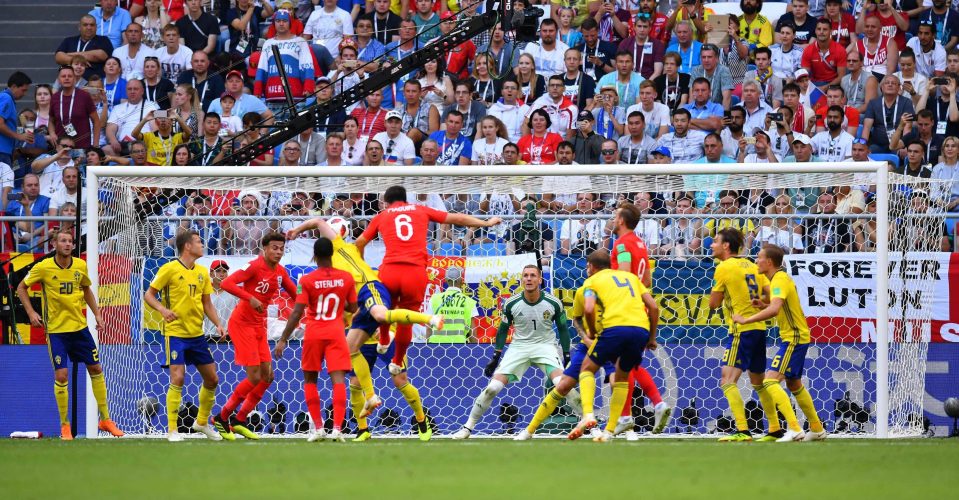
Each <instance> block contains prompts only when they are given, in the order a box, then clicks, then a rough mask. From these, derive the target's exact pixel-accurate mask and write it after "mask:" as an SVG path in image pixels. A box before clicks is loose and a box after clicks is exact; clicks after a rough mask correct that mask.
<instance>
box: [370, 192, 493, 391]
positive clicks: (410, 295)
mask: <svg viewBox="0 0 959 500" xmlns="http://www.w3.org/2000/svg"><path fill="white" fill-rule="evenodd" d="M383 201H384V202H385V203H386V208H385V209H383V210H382V211H381V212H380V213H379V214H377V215H376V216H375V217H373V220H372V221H370V225H369V226H367V228H366V230H365V231H363V234H362V235H361V236H360V237H359V238H358V239H357V240H356V248H357V249H359V251H360V254H361V255H362V254H363V249H364V247H365V246H366V245H367V244H368V243H369V242H370V241H372V240H373V239H374V238H376V236H377V235H379V236H380V237H381V238H382V239H383V244H384V245H385V246H386V255H385V256H384V257H383V263H382V264H381V265H380V269H379V276H380V281H381V282H382V283H383V285H384V286H386V289H387V290H389V292H390V296H391V297H393V307H394V308H400V309H412V310H414V311H419V310H420V309H421V308H422V306H423V298H424V297H425V296H426V285H427V284H428V282H429V279H428V278H427V276H426V264H427V259H428V258H429V254H428V253H427V239H428V236H429V225H430V222H436V223H439V224H453V225H458V226H467V227H491V226H495V225H497V224H499V223H500V222H501V220H500V218H499V217H492V218H490V219H488V220H485V221H484V220H481V219H477V218H476V217H473V216H471V215H466V214H458V213H448V212H443V211H440V210H435V209H432V208H429V207H426V206H423V205H412V204H409V203H407V202H406V188H404V187H403V186H391V187H389V188H387V190H386V192H385V193H383ZM412 340H413V326H412V325H402V324H397V325H396V352H395V354H394V355H393V362H392V363H390V366H389V370H390V373H391V374H393V375H398V374H399V373H401V372H402V370H403V360H404V359H405V358H406V350H407V349H408V348H409V345H410V342H411V341H412ZM379 343H380V348H379V349H378V350H379V351H381V352H386V346H388V345H389V343H390V336H389V326H388V325H387V326H384V327H381V328H380V336H379Z"/></svg>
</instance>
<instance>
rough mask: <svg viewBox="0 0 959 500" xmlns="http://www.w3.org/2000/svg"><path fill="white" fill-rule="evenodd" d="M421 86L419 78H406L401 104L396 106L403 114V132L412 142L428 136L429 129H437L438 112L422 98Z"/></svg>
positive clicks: (414, 142)
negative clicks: (398, 106)
mask: <svg viewBox="0 0 959 500" xmlns="http://www.w3.org/2000/svg"><path fill="white" fill-rule="evenodd" d="M422 95H423V87H422V85H421V84H420V82H419V80H407V81H406V83H404V84H403V96H404V97H403V103H404V104H403V106H402V107H401V108H398V110H399V112H400V113H401V114H402V116H403V127H402V130H403V133H404V134H406V136H407V137H409V138H410V139H411V140H412V141H413V144H414V145H415V144H420V143H422V142H423V140H424V139H426V138H427V137H429V133H430V130H439V128H440V113H439V111H438V110H437V109H436V108H435V107H433V106H430V105H429V104H426V103H425V102H424V101H423V98H422Z"/></svg>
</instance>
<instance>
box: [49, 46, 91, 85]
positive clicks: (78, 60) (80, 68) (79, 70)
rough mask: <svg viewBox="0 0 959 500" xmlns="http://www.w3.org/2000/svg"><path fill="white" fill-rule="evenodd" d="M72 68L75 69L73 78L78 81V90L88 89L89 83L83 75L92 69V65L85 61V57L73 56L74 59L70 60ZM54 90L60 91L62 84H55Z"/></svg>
mask: <svg viewBox="0 0 959 500" xmlns="http://www.w3.org/2000/svg"><path fill="white" fill-rule="evenodd" d="M70 67H71V68H73V76H74V77H75V81H76V83H75V86H76V87H77V88H83V87H86V86H87V83H88V81H87V79H86V78H84V77H83V74H84V73H85V72H86V71H87V69H88V68H89V67H90V63H89V62H87V60H86V59H84V57H83V56H80V55H76V56H73V58H72V59H70ZM90 78H93V75H90ZM53 90H54V91H57V90H60V82H58V81H55V82H53Z"/></svg>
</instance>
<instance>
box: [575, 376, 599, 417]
mask: <svg viewBox="0 0 959 500" xmlns="http://www.w3.org/2000/svg"><path fill="white" fill-rule="evenodd" d="M579 394H580V397H581V398H582V401H583V403H582V404H583V415H588V414H590V413H593V404H594V402H595V400H596V376H595V375H594V374H593V372H591V371H589V370H583V371H581V372H579Z"/></svg>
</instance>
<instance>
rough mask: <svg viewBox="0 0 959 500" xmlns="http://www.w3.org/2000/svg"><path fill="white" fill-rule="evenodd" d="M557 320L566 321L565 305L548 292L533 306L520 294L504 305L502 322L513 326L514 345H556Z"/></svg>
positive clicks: (543, 293)
mask: <svg viewBox="0 0 959 500" xmlns="http://www.w3.org/2000/svg"><path fill="white" fill-rule="evenodd" d="M557 318H562V321H566V318H565V312H564V310H563V303H562V302H560V301H559V299H557V298H556V297H554V296H553V295H551V294H549V293H546V292H542V293H540V298H539V301H537V302H535V303H532V304H531V303H529V302H527V301H526V299H525V298H523V294H522V293H520V294H519V295H516V296H515V297H510V298H509V299H508V300H507V301H506V304H504V305H503V320H502V321H503V322H504V323H507V324H509V325H512V326H513V343H514V344H516V343H523V344H555V343H556V334H555V333H554V332H553V324H554V322H555V321H556V319H557Z"/></svg>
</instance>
